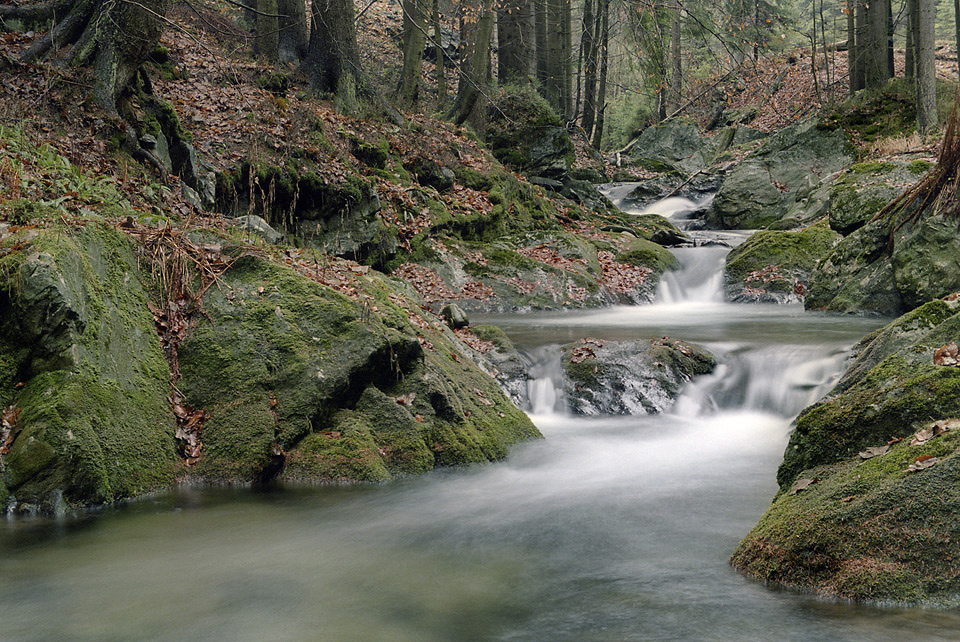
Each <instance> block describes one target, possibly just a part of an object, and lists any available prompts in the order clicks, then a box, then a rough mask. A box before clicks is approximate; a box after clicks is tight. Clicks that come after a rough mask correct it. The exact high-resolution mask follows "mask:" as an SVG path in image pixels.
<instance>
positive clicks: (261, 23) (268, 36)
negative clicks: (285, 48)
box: [253, 0, 280, 63]
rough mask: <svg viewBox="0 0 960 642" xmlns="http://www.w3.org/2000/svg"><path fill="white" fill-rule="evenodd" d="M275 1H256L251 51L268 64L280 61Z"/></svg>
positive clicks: (278, 27) (278, 25)
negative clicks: (254, 32) (253, 37)
mask: <svg viewBox="0 0 960 642" xmlns="http://www.w3.org/2000/svg"><path fill="white" fill-rule="evenodd" d="M277 4H278V3H277V0H257V13H256V20H257V29H256V39H255V40H254V44H253V50H254V53H255V54H256V55H257V57H258V58H260V59H261V60H265V61H266V62H269V63H277V62H279V61H280V23H279V21H278V19H277Z"/></svg>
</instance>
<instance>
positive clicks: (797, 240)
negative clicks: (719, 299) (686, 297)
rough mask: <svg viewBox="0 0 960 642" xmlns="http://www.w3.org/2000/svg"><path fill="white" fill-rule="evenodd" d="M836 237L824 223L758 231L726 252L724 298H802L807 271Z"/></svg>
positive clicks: (778, 300) (768, 300) (782, 300)
mask: <svg viewBox="0 0 960 642" xmlns="http://www.w3.org/2000/svg"><path fill="white" fill-rule="evenodd" d="M839 240H840V235H839V234H837V233H836V232H834V231H833V230H831V229H829V228H828V227H827V226H826V224H825V223H820V224H817V225H812V226H810V227H808V228H806V229H804V230H801V231H797V232H787V231H773V230H764V231H760V232H757V233H756V234H754V235H752V236H751V237H750V238H749V239H747V240H746V241H745V242H744V243H742V244H740V245H739V246H737V247H735V248H734V249H733V250H731V251H730V254H728V255H727V262H726V266H725V267H724V285H725V289H726V294H727V298H728V299H731V300H733V301H736V302H764V303H788V302H797V301H802V300H803V295H804V292H805V290H806V283H807V280H808V279H809V277H810V273H811V272H812V271H813V269H814V268H815V267H816V266H817V263H818V262H819V261H820V260H821V259H822V258H823V257H824V256H826V255H827V254H828V253H829V252H830V250H831V249H832V248H833V246H834V245H835V244H836V243H837V241H839Z"/></svg>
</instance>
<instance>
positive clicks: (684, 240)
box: [650, 229, 690, 247]
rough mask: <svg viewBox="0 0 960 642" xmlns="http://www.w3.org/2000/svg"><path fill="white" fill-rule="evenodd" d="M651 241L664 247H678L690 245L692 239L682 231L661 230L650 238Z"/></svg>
mask: <svg viewBox="0 0 960 642" xmlns="http://www.w3.org/2000/svg"><path fill="white" fill-rule="evenodd" d="M650 240H651V241H653V242H654V243H656V244H657V245H662V246H664V247H677V246H678V245H688V244H689V243H690V237H688V236H687V235H686V234H684V233H683V232H681V231H680V230H669V229H661V230H657V231H656V232H654V233H653V235H652V236H651V237H650Z"/></svg>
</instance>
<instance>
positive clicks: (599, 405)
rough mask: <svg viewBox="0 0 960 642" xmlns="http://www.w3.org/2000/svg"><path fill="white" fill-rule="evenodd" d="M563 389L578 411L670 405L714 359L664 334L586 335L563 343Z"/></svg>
mask: <svg viewBox="0 0 960 642" xmlns="http://www.w3.org/2000/svg"><path fill="white" fill-rule="evenodd" d="M562 363H563V369H564V374H565V375H566V377H565V381H564V392H565V394H566V398H567V403H568V405H569V406H570V408H571V409H572V410H573V411H574V412H576V413H577V414H581V415H645V414H653V413H660V412H665V411H667V410H669V409H670V408H671V407H672V406H673V403H674V402H675V401H676V400H677V397H678V396H679V395H680V391H681V389H682V388H683V386H684V384H686V383H687V382H689V381H690V380H691V379H693V377H695V376H697V375H702V374H708V373H710V372H712V371H713V369H714V368H715V367H716V365H717V362H716V359H715V358H714V356H713V355H712V354H710V353H709V352H707V351H706V350H704V349H703V348H701V347H699V346H697V345H694V344H691V343H687V342H685V341H680V340H676V339H670V338H668V337H660V338H657V339H651V340H649V341H623V342H617V341H603V340H600V339H593V338H587V339H582V340H581V341H579V342H577V343H573V344H569V345H567V346H564V347H563V356H562Z"/></svg>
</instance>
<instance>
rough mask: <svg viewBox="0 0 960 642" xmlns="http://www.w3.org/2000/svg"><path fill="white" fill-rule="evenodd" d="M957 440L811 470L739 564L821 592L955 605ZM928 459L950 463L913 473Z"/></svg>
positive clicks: (740, 553)
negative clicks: (802, 487)
mask: <svg viewBox="0 0 960 642" xmlns="http://www.w3.org/2000/svg"><path fill="white" fill-rule="evenodd" d="M874 445H879V444H874ZM958 446H960V434H956V433H948V434H947V435H945V436H944V437H940V438H937V439H934V440H932V441H931V442H929V443H927V444H926V445H924V446H921V447H913V446H909V445H908V444H907V442H906V441H904V442H900V443H899V444H896V445H894V446H893V447H892V449H891V450H890V452H888V453H887V454H886V455H883V456H880V457H874V458H872V459H868V460H866V461H862V460H860V458H858V457H855V456H854V457H852V458H848V459H845V460H844V461H842V462H840V463H836V464H833V465H830V466H821V467H818V468H815V469H812V470H810V471H808V472H807V475H808V476H809V477H810V478H814V479H816V480H817V482H816V483H814V484H813V485H812V486H809V487H808V488H807V489H806V490H804V491H802V492H800V493H797V494H796V495H788V494H786V493H782V494H781V495H780V496H779V497H778V498H777V499H776V500H775V501H774V503H773V505H772V506H771V507H770V509H769V510H768V511H767V513H766V514H765V515H764V516H763V517H762V518H761V520H760V523H759V524H758V525H757V527H756V528H755V529H754V530H753V531H752V532H751V533H750V534H749V535H748V536H747V537H746V538H745V539H744V541H743V542H742V543H741V544H740V546H739V547H738V549H737V551H736V552H735V553H734V555H733V558H732V561H733V563H734V565H735V566H737V567H738V568H740V569H742V570H744V571H745V572H747V573H748V574H750V575H752V576H755V577H758V578H760V579H763V580H766V581H772V582H776V583H779V584H783V585H787V586H791V587H795V588H803V589H806V590H812V591H814V592H816V593H818V594H826V595H832V596H837V597H842V598H850V599H855V600H860V601H879V602H885V603H909V604H925V605H937V606H956V605H957V604H958V601H960V597H958V596H960V579H958V578H960V560H957V559H956V556H955V555H954V554H953V551H954V550H955V543H954V542H953V532H954V530H955V525H956V523H957V520H958V519H960V499H958V497H957V494H956V493H955V492H953V489H955V487H956V484H957V483H958V482H960V455H958V453H957V450H958ZM923 455H929V456H932V457H937V458H939V459H940V460H941V461H940V463H939V464H937V465H935V466H933V467H932V468H929V469H927V470H925V471H922V472H919V473H910V472H907V471H906V469H907V467H908V466H909V465H910V464H911V463H913V461H914V460H915V459H916V458H917V457H919V456H923Z"/></svg>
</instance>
